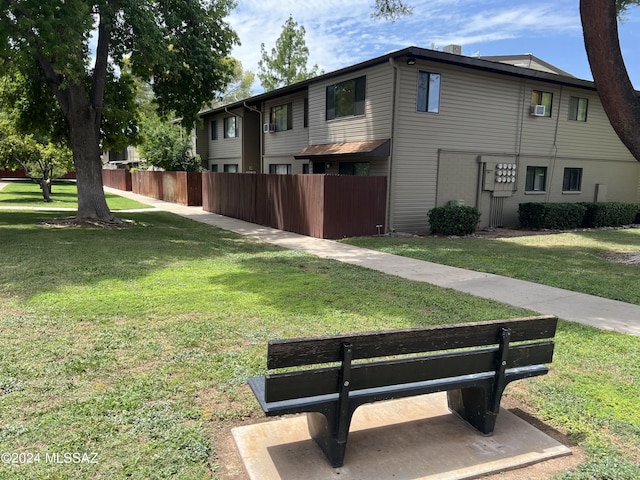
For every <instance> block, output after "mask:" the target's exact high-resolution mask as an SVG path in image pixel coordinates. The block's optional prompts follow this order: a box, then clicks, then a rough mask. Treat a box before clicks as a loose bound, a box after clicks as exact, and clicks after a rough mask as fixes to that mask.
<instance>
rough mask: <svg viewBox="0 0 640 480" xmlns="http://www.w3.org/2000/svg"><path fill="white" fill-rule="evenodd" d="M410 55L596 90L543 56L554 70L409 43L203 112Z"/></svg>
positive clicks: (237, 105)
mask: <svg viewBox="0 0 640 480" xmlns="http://www.w3.org/2000/svg"><path fill="white" fill-rule="evenodd" d="M506 57H508V58H516V57H517V56H514V55H512V56H506ZM408 58H415V59H421V60H428V61H432V62H440V63H446V64H449V65H456V66H459V67H464V68H471V69H475V70H481V71H486V72H492V73H497V74H502V75H509V76H514V77H521V78H527V79H532V80H541V81H546V82H552V83H555V84H560V85H568V86H573V87H579V88H586V89H589V90H595V84H594V83H593V82H592V81H589V80H581V79H579V78H576V77H574V76H572V75H571V74H569V73H567V72H564V71H563V70H560V69H559V68H557V67H553V65H551V64H549V63H547V62H544V61H543V60H540V59H537V58H536V57H533V56H532V58H536V60H537V61H538V62H539V64H540V65H547V66H549V67H553V69H554V70H555V71H554V73H551V72H549V71H542V70H540V69H532V68H524V67H522V66H520V65H515V64H512V63H508V62H502V61H499V60H490V59H491V58H499V57H467V56H465V55H457V54H454V53H447V52H440V51H438V50H430V49H426V48H420V47H407V48H403V49H401V50H396V51H393V52H390V53H387V54H385V55H382V56H379V57H376V58H372V59H371V60H366V61H364V62H360V63H357V64H355V65H351V66H348V67H345V68H341V69H339V70H335V71H333V72H329V73H325V74H323V75H319V76H317V77H313V78H310V79H308V80H303V81H302V82H298V83H295V84H293V85H288V86H286V87H281V88H278V89H276V90H272V91H269V92H265V93H261V94H259V95H255V96H253V97H249V98H247V99H244V100H240V101H237V102H234V103H231V104H228V105H224V106H221V107H216V108H212V109H209V110H204V111H202V112H200V115H206V114H209V113H217V112H222V111H225V110H233V109H234V108H241V107H243V106H247V105H250V106H251V105H252V106H255V105H256V104H258V103H260V102H263V101H265V100H270V99H272V98H277V97H281V96H283V95H289V94H292V93H296V92H299V91H302V90H306V89H307V88H308V86H309V85H310V84H312V83H315V82H318V81H324V80H327V79H331V78H333V77H338V76H341V75H345V74H349V73H352V72H358V71H360V70H362V69H365V68H368V67H373V66H375V65H379V64H382V63H387V62H389V61H406V60H407V59H408Z"/></svg>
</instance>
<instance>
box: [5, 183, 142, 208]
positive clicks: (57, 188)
mask: <svg viewBox="0 0 640 480" xmlns="http://www.w3.org/2000/svg"><path fill="white" fill-rule="evenodd" d="M105 197H106V198H107V205H109V208H110V209H111V210H129V209H137V208H150V207H149V205H145V204H144V203H140V202H136V201H135V200H130V199H128V198H124V197H120V196H118V195H114V194H112V193H105ZM51 200H52V201H51V202H49V203H45V202H44V201H43V199H42V191H41V190H40V187H39V186H38V185H36V184H35V183H34V182H30V181H20V182H15V181H14V182H9V183H8V185H6V186H5V187H4V188H2V189H0V207H15V206H19V207H47V208H78V189H77V188H76V184H75V182H70V181H65V180H56V181H54V182H53V184H52V186H51Z"/></svg>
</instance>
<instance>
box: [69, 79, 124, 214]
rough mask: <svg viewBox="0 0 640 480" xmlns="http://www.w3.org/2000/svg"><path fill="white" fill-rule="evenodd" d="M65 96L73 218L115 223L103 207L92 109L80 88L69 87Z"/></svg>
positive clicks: (95, 129) (103, 201)
mask: <svg viewBox="0 0 640 480" xmlns="http://www.w3.org/2000/svg"><path fill="white" fill-rule="evenodd" d="M66 93H67V95H68V97H67V99H68V101H69V108H68V110H67V112H66V118H67V123H68V124H69V140H70V143H71V151H72V152H73V163H74V165H75V170H76V181H77V186H78V213H77V215H76V219H77V220H99V221H104V222H110V223H119V220H118V219H117V218H115V217H114V216H113V215H112V213H111V211H110V210H109V207H108V206H107V201H106V199H105V196H104V189H103V187H102V163H101V162H100V138H99V129H98V128H97V127H96V123H97V121H96V118H95V113H94V110H93V108H92V107H91V105H90V104H89V101H88V99H87V98H86V93H85V91H84V88H83V87H81V86H74V85H70V86H68V87H67V91H66Z"/></svg>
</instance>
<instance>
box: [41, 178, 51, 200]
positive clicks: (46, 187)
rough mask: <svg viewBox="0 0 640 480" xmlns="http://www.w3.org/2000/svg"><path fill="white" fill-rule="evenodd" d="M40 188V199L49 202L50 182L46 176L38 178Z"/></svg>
mask: <svg viewBox="0 0 640 480" xmlns="http://www.w3.org/2000/svg"><path fill="white" fill-rule="evenodd" d="M40 189H41V190H42V199H43V200H44V202H45V203H49V202H51V183H50V182H49V180H48V179H47V178H46V177H43V178H42V180H40Z"/></svg>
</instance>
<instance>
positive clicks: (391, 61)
mask: <svg viewBox="0 0 640 480" xmlns="http://www.w3.org/2000/svg"><path fill="white" fill-rule="evenodd" d="M389 65H391V68H392V69H393V101H392V105H391V147H390V149H389V152H390V153H391V154H390V155H389V161H388V166H387V212H386V224H387V225H386V229H385V230H386V232H393V231H395V229H394V228H392V227H391V223H392V222H393V217H392V214H391V185H392V183H391V175H392V171H393V169H392V168H391V167H392V163H393V153H394V149H395V142H394V139H395V134H396V100H397V99H396V96H397V83H398V65H397V64H396V61H395V59H394V58H393V57H390V58H389ZM386 232H385V233H386Z"/></svg>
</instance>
